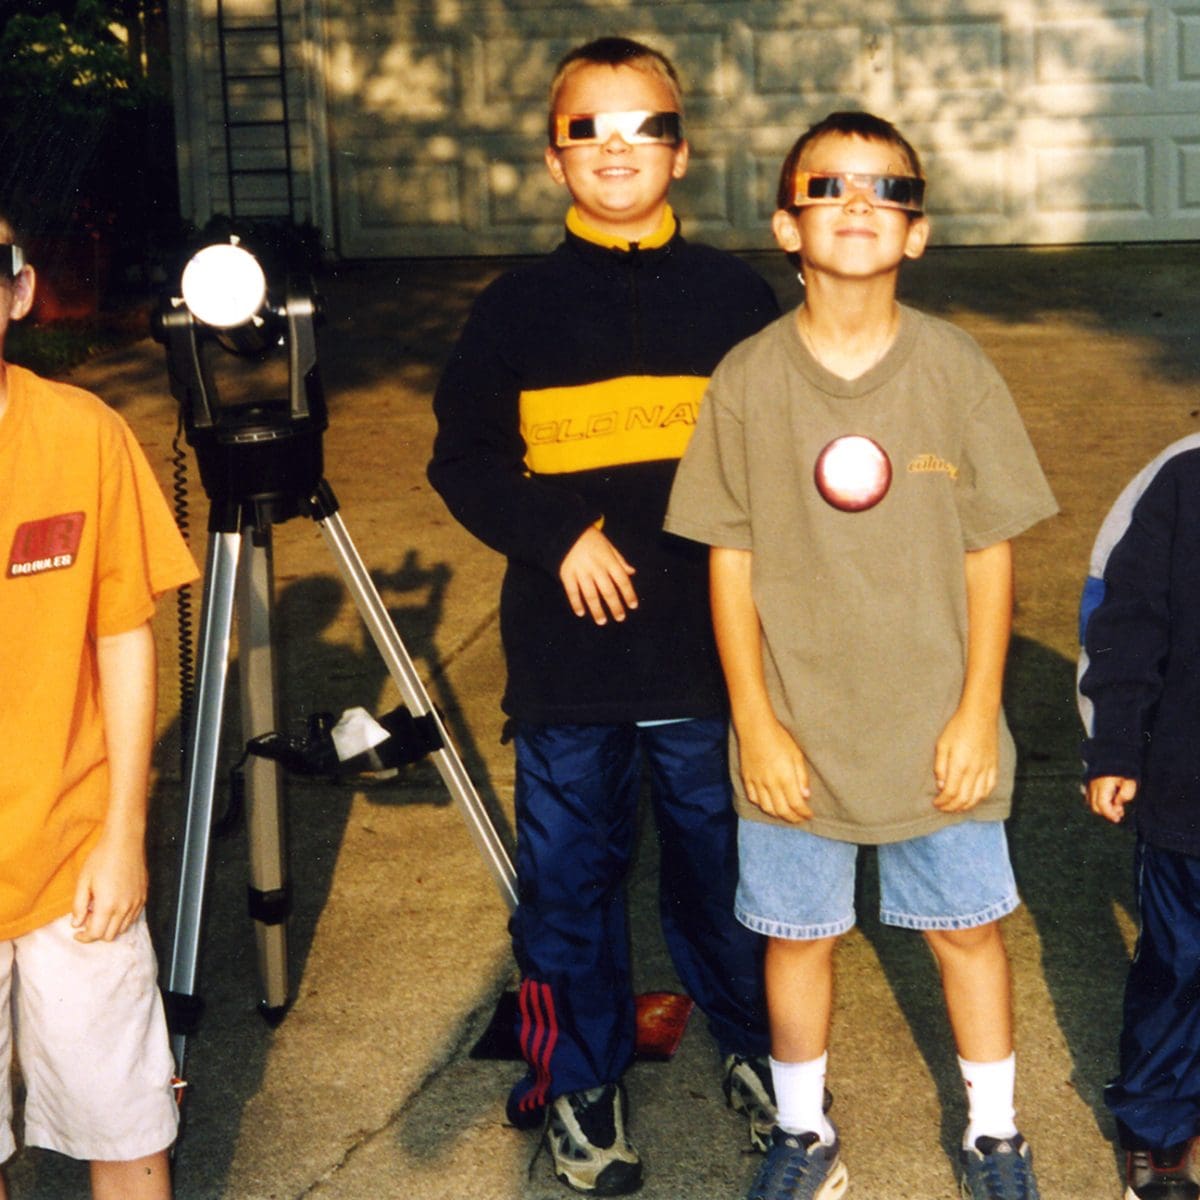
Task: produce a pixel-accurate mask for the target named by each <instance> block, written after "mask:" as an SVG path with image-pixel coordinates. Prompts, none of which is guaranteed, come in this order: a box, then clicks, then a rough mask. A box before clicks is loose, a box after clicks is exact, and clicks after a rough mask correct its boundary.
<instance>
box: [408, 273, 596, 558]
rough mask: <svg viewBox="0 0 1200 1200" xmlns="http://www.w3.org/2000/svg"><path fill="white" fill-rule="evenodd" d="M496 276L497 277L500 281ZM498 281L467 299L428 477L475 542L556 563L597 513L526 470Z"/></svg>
mask: <svg viewBox="0 0 1200 1200" xmlns="http://www.w3.org/2000/svg"><path fill="white" fill-rule="evenodd" d="M502 282H503V281H501V283H502ZM506 308H511V304H508V305H506V302H505V299H504V295H503V289H502V287H501V288H498V287H497V286H496V285H493V286H492V287H491V288H490V289H488V290H486V291H485V292H484V293H483V294H481V296H480V297H479V299H478V300H477V301H476V304H475V307H474V309H473V310H472V312H471V315H470V317H469V318H468V320H467V323H466V325H465V327H464V328H463V332H462V335H461V337H460V338H459V341H458V345H457V346H456V347H455V349H454V352H453V354H452V355H451V357H450V361H449V362H448V363H447V365H446V369H445V371H444V372H443V374H442V378H441V382H440V383H439V384H438V388H437V392H436V393H435V395H434V401H433V406H434V412H435V414H436V416H437V424H438V431H437V436H436V438H435V440H434V446H433V457H432V460H431V461H430V463H429V468H428V472H427V473H428V477H429V481H430V483H431V484H432V485H433V487H434V489H435V490H436V491H437V492H438V493H439V494H440V495H441V497H442V499H443V500H444V501H445V502H446V507H447V508H449V510H450V512H451V513H452V514H453V515H454V516H455V518H456V519H457V520H458V521H459V522H461V523H462V525H463V526H464V527H465V528H466V529H468V530H469V531H470V532H471V533H473V534H474V535H475V536H476V537H477V538H479V540H480V541H481V542H484V543H485V544H486V545H488V546H490V547H491V548H492V549H493V550H497V551H499V552H500V553H501V554H504V555H506V556H507V557H509V558H513V559H518V560H520V561H523V562H527V563H531V564H533V565H535V566H540V567H542V568H544V569H545V570H547V571H549V572H551V573H557V571H558V568H559V565H560V564H561V562H562V560H563V558H564V557H565V555H566V553H567V551H568V550H570V548H571V547H572V546H573V545H574V544H575V541H576V540H577V539H578V538H579V536H580V534H581V533H583V531H584V530H585V529H586V528H587V527H588V526H589V525H591V524H593V523H594V522H596V521H598V520H600V518H601V517H602V515H603V514H602V513H600V512H598V511H595V510H594V508H592V507H591V506H589V505H588V503H587V502H586V501H585V500H584V499H583V497H581V496H580V495H579V494H578V493H577V492H575V491H574V490H572V489H571V488H570V487H569V486H563V485H562V484H561V483H558V482H555V481H550V480H547V479H545V478H544V477H534V476H531V475H530V473H529V471H528V470H527V468H526V466H525V461H524V454H525V442H524V439H523V438H522V436H521V431H520V396H521V384H520V382H519V379H520V376H519V373H518V370H517V366H516V364H515V363H514V362H513V359H512V354H511V347H512V346H513V345H514V344H520V343H519V340H518V338H517V337H515V336H514V337H512V338H510V337H507V336H506V334H505V329H506V325H507V324H508V322H507V320H506V318H507V317H509V316H511V315H512V313H511V312H506V311H505V310H506Z"/></svg>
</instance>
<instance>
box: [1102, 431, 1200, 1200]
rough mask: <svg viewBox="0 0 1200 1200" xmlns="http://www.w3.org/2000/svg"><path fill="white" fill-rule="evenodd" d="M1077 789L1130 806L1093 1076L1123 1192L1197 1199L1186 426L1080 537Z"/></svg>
mask: <svg viewBox="0 0 1200 1200" xmlns="http://www.w3.org/2000/svg"><path fill="white" fill-rule="evenodd" d="M1080 640H1081V642H1082V653H1081V657H1080V672H1079V674H1080V682H1079V691H1080V710H1081V712H1082V714H1083V719H1084V724H1085V726H1086V727H1087V732H1088V737H1087V740H1086V741H1085V743H1084V761H1085V775H1086V779H1087V797H1088V803H1089V804H1090V806H1091V808H1092V811H1093V812H1095V813H1097V814H1099V815H1100V816H1102V817H1104V818H1106V819H1107V820H1109V821H1112V822H1114V823H1117V822H1120V821H1121V820H1123V819H1124V816H1125V812H1126V808H1127V807H1128V806H1129V805H1130V804H1131V803H1132V802H1133V801H1134V800H1135V799H1136V800H1137V803H1136V805H1135V806H1134V807H1133V809H1132V811H1133V814H1134V827H1135V830H1136V833H1137V845H1136V851H1135V867H1136V874H1135V885H1136V890H1137V900H1138V909H1139V915H1140V930H1139V934H1138V942H1137V948H1136V950H1135V952H1134V956H1133V961H1132V963H1131V964H1130V968H1129V977H1128V980H1127V983H1126V988H1125V1005H1124V1018H1123V1025H1122V1030H1121V1042H1120V1070H1119V1072H1118V1075H1117V1077H1116V1079H1114V1080H1113V1082H1112V1083H1110V1084H1109V1085H1108V1087H1107V1089H1106V1090H1105V1099H1106V1101H1107V1103H1108V1106H1109V1108H1110V1109H1111V1110H1112V1112H1113V1115H1114V1116H1115V1117H1116V1120H1117V1130H1118V1134H1119V1136H1120V1141H1121V1145H1122V1146H1123V1147H1124V1149H1125V1151H1126V1187H1127V1190H1126V1192H1125V1196H1126V1200H1185V1198H1186V1200H1196V1198H1197V1197H1198V1196H1200V1186H1198V1184H1197V1181H1196V1179H1195V1178H1194V1175H1193V1172H1194V1165H1193V1162H1192V1159H1193V1157H1194V1155H1193V1153H1192V1150H1193V1147H1194V1146H1195V1144H1196V1135H1197V1133H1200V1005H1198V1004H1197V1003H1196V999H1197V996H1200V738H1198V737H1197V717H1198V714H1200V672H1198V671H1197V656H1198V653H1200V436H1195V435H1193V436H1191V437H1188V438H1184V439H1183V440H1181V441H1178V442H1175V443H1174V444H1173V445H1171V446H1168V447H1167V449H1166V450H1164V451H1163V452H1162V454H1160V455H1159V456H1158V457H1157V458H1156V459H1155V460H1154V461H1153V462H1151V463H1150V464H1149V465H1148V466H1147V467H1146V468H1145V469H1144V470H1143V471H1141V473H1140V474H1138V475H1137V476H1136V477H1135V478H1134V480H1133V481H1132V482H1131V483H1130V484H1129V485H1128V486H1127V487H1126V488H1125V490H1124V491H1123V492H1122V493H1121V495H1120V497H1119V498H1118V500H1117V502H1116V504H1115V505H1114V506H1113V509H1112V511H1111V512H1110V513H1109V514H1108V517H1107V518H1106V519H1105V521H1104V524H1103V525H1102V526H1101V529H1100V533H1099V535H1098V536H1097V539H1096V545H1095V548H1094V549H1093V551H1092V558H1091V563H1090V566H1089V578H1088V581H1087V585H1086V587H1085V589H1084V596H1083V605H1082V609H1081V613H1080Z"/></svg>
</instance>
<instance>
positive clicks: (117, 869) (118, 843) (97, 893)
mask: <svg viewBox="0 0 1200 1200" xmlns="http://www.w3.org/2000/svg"><path fill="white" fill-rule="evenodd" d="M148 883H149V878H148V875H147V872H146V853H145V849H144V847H143V844H142V841H141V838H140V837H139V838H136V839H135V838H131V837H127V836H122V835H120V834H114V833H112V832H110V831H108V830H105V832H104V833H103V834H101V836H100V840H99V842H97V843H96V847H95V849H94V850H93V851H92V852H91V854H89V855H88V857H87V859H86V860H85V861H84V864H83V869H82V870H81V871H80V872H79V882H78V884H77V885H76V887H75V900H74V903H73V904H72V906H71V925H72V926H73V927H74V928H75V929H76V930H77V931H78V932H77V933H76V934H75V940H76V941H77V942H98V941H104V942H111V941H112V940H113V939H114V938H116V937H119V936H120V935H121V934H122V933H124V932H125V931H126V930H127V929H128V928H129V927H130V926H131V925H132V924H133V923H134V921H135V920H137V916H138V913H140V912H141V911H142V908H143V907H144V905H145V903H146V890H147V887H148Z"/></svg>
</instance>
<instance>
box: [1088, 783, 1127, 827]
mask: <svg viewBox="0 0 1200 1200" xmlns="http://www.w3.org/2000/svg"><path fill="white" fill-rule="evenodd" d="M1137 790H1138V784H1137V780H1136V779H1126V778H1124V777H1123V776H1120V775H1099V776H1097V777H1096V778H1095V779H1092V780H1089V781H1088V785H1087V800H1088V805H1089V807H1090V808H1091V810H1092V812H1094V813H1096V814H1097V815H1098V816H1101V817H1103V818H1104V819H1105V820H1106V821H1111V822H1112V823H1113V824H1114V825H1116V824H1119V823H1120V822H1121V821H1122V820H1123V819H1124V817H1125V805H1127V804H1129V803H1131V802H1132V801H1133V799H1134V797H1135V796H1136V795H1137Z"/></svg>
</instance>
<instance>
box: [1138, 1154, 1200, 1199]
mask: <svg viewBox="0 0 1200 1200" xmlns="http://www.w3.org/2000/svg"><path fill="white" fill-rule="evenodd" d="M1189 1146H1190V1143H1189V1142H1184V1143H1183V1144H1182V1145H1179V1146H1170V1147H1168V1148H1167V1149H1165V1150H1130V1151H1129V1152H1128V1153H1127V1154H1126V1155H1125V1200H1200V1184H1197V1183H1196V1181H1195V1180H1194V1179H1193V1178H1192V1176H1191V1172H1190V1171H1189V1169H1188V1167H1189V1163H1188V1149H1189Z"/></svg>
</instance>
